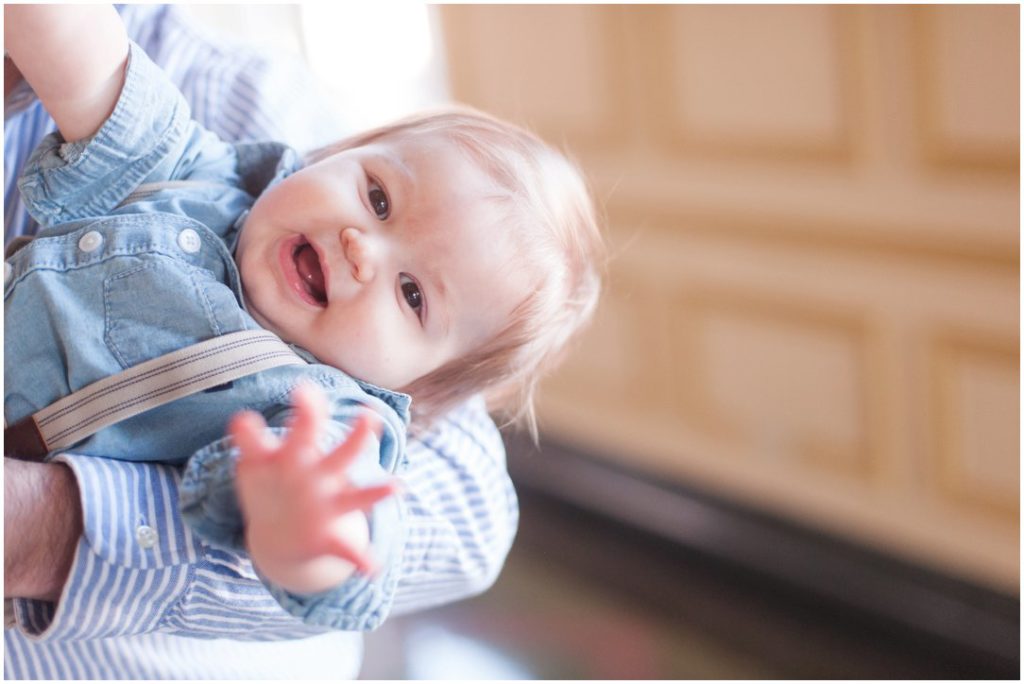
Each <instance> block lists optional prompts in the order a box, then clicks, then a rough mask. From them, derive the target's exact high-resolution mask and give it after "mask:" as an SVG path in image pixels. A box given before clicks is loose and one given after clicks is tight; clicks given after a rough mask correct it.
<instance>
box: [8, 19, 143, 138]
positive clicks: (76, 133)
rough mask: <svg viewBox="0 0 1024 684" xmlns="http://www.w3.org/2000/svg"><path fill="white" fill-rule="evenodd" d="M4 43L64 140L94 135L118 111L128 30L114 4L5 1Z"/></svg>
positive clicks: (126, 53) (125, 60) (126, 54)
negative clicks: (117, 105) (6, 3)
mask: <svg viewBox="0 0 1024 684" xmlns="http://www.w3.org/2000/svg"><path fill="white" fill-rule="evenodd" d="M4 46H5V48H6V50H7V52H8V54H9V55H10V57H11V60H12V61H13V62H14V63H15V64H16V65H17V67H18V69H20V70H21V73H22V75H23V76H24V77H25V80H27V81H28V82H29V85H31V86H32V89H33V90H35V92H36V95H38V96H39V99H40V100H41V101H42V103H43V106H44V107H46V110H47V111H48V112H49V113H50V115H51V116H52V117H53V119H54V121H56V122H57V128H58V129H59V130H60V132H61V135H63V136H64V139H65V140H67V141H74V140H81V139H83V138H87V137H89V136H91V135H92V134H93V133H95V132H96V131H98V130H99V128H100V126H102V125H103V122H104V121H106V120H107V117H108V116H110V113H111V112H113V111H114V105H115V104H116V103H117V99H118V96H119V95H120V93H121V87H122V86H123V85H124V74H125V64H126V63H127V60H128V35H127V34H126V33H125V29H124V24H123V23H122V22H121V18H120V16H118V14H117V11H116V10H115V9H114V7H113V6H112V5H4Z"/></svg>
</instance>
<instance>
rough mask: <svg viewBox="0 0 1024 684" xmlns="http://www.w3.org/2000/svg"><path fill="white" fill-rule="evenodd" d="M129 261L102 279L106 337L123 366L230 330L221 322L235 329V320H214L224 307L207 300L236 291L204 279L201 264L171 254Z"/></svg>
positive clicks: (111, 349) (206, 278)
mask: <svg viewBox="0 0 1024 684" xmlns="http://www.w3.org/2000/svg"><path fill="white" fill-rule="evenodd" d="M132 261H135V262H136V263H135V264H134V265H133V266H131V267H128V268H126V269H125V270H121V271H119V272H117V273H114V274H112V275H110V276H109V277H107V278H106V279H105V280H104V282H103V303H104V311H105V317H106V318H105V325H104V328H105V330H104V339H105V340H106V343H107V346H108V347H109V348H110V351H111V353H113V354H114V356H115V357H116V358H117V360H118V362H119V363H120V364H121V365H122V366H123V367H124V368H129V367H131V366H134V365H136V364H138V363H141V362H143V361H147V360H149V359H152V358H156V357H158V356H161V355H163V354H166V353H168V352H172V351H174V350H176V349H181V348H182V347H186V346H188V345H191V344H195V343H196V342H201V341H203V340H207V339H210V338H211V337H214V336H216V335H221V334H223V333H224V332H230V331H231V330H225V329H224V323H228V325H230V324H231V323H234V325H233V326H231V329H232V330H234V329H238V321H230V322H229V321H219V320H218V317H217V316H216V314H215V311H224V310H225V307H224V306H223V305H221V306H218V305H217V304H218V303H217V302H214V301H211V298H212V299H217V298H223V297H224V295H225V294H226V295H227V296H228V297H230V298H231V299H232V300H233V299H234V295H233V294H232V293H231V291H230V290H228V289H227V288H226V287H224V286H222V285H219V284H217V283H214V284H213V285H214V286H213V287H210V286H209V285H210V284H209V283H205V282H202V281H204V280H209V278H208V277H204V275H205V274H204V273H203V272H202V271H201V270H199V269H196V268H194V267H192V266H190V265H188V264H185V263H181V262H177V261H175V260H173V259H171V258H169V257H158V256H151V257H149V258H147V259H144V260H142V261H141V262H139V261H137V260H134V259H133V260H132ZM218 290H223V291H224V292H223V293H221V292H219V291H218ZM235 308H236V309H237V307H235ZM228 310H230V307H228Z"/></svg>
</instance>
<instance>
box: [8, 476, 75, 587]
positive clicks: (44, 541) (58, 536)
mask: <svg viewBox="0 0 1024 684" xmlns="http://www.w3.org/2000/svg"><path fill="white" fill-rule="evenodd" d="M81 535H82V508H81V502H80V501H79V493H78V484H77V483H76V481H75V477H74V475H73V474H72V472H71V469H70V468H68V467H67V466H65V465H63V464H60V463H29V462H25V461H18V460H15V459H10V458H5V459H4V597H5V598H36V599H45V600H50V601H56V600H57V599H58V598H59V597H60V593H61V590H62V589H63V587H64V582H65V581H66V580H67V576H68V572H69V571H70V570H71V564H72V562H73V561H74V557H75V550H76V548H77V546H78V539H79V537H81Z"/></svg>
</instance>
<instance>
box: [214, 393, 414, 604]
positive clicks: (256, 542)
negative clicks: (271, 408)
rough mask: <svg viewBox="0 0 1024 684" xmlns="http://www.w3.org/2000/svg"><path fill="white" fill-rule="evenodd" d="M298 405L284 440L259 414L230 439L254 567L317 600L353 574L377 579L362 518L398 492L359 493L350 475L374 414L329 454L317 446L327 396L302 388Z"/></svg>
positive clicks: (233, 429) (238, 423)
mask: <svg viewBox="0 0 1024 684" xmlns="http://www.w3.org/2000/svg"><path fill="white" fill-rule="evenodd" d="M292 401H293V403H294V406H295V412H294V414H293V416H292V418H291V420H290V421H289V423H288V425H287V427H288V432H287V434H286V435H285V437H284V438H283V439H278V438H277V437H276V436H274V435H273V434H271V433H270V432H268V431H267V429H266V427H267V426H266V423H265V422H264V421H263V417H262V416H260V415H259V414H258V413H255V412H253V411H244V412H241V413H237V414H235V416H234V417H233V418H232V419H231V423H230V425H229V427H228V432H229V434H230V435H231V437H232V439H234V441H235V444H236V445H237V446H238V448H239V451H240V452H241V453H240V456H239V459H238V469H237V484H238V497H239V503H240V505H241V508H242V514H243V516H244V518H245V524H246V533H245V534H246V545H247V546H248V550H249V554H250V556H251V558H252V561H253V563H254V564H255V566H256V567H257V568H258V569H259V570H260V572H261V573H262V574H263V575H264V576H265V577H267V578H268V579H269V580H271V581H272V582H274V583H276V584H278V585H280V586H282V587H284V588H285V589H287V590H289V591H294V592H302V593H312V592H318V591H323V590H325V589H329V588H331V587H333V586H335V585H337V584H340V583H341V582H343V581H344V580H345V579H347V578H348V576H349V575H350V574H351V573H352V570H353V567H354V568H355V569H357V570H359V571H360V572H362V573H364V574H367V575H369V574H372V573H373V572H374V564H373V561H372V560H371V558H370V556H369V554H368V553H367V552H366V547H367V546H368V544H369V532H368V525H367V521H366V517H365V516H364V515H363V513H362V511H365V510H368V509H369V508H370V507H371V506H373V504H375V503H376V502H377V501H380V500H381V499H383V498H385V497H387V496H390V495H392V494H393V493H394V492H395V491H396V488H397V487H396V483H395V482H391V483H388V484H383V485H377V486H373V487H358V486H355V485H353V484H352V482H351V481H350V480H349V479H348V477H347V475H346V473H347V470H348V468H349V466H350V465H351V464H352V462H353V461H354V460H355V459H356V457H357V456H358V455H359V453H360V452H361V451H362V449H363V448H364V447H365V445H366V440H367V438H368V437H369V436H370V434H371V432H373V431H375V430H376V426H377V424H378V423H377V418H376V417H374V416H373V414H372V413H371V412H369V411H366V412H364V413H362V414H361V415H360V416H359V418H358V419H357V420H356V423H355V425H354V427H353V430H352V433H351V434H350V435H349V436H348V438H347V439H346V440H345V441H343V442H341V443H340V444H338V445H337V446H336V447H334V449H332V450H331V451H329V452H327V453H324V452H323V451H322V450H321V449H320V448H319V447H318V446H317V441H318V440H317V438H318V437H319V436H320V434H321V433H322V432H323V430H324V425H325V423H326V421H327V407H326V402H325V400H324V397H323V394H322V393H321V392H320V391H319V390H318V389H317V388H316V387H314V386H312V385H300V386H299V387H298V388H296V389H295V391H294V392H293V393H292Z"/></svg>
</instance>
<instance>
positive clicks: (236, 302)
mask: <svg viewBox="0 0 1024 684" xmlns="http://www.w3.org/2000/svg"><path fill="white" fill-rule="evenodd" d="M297 166H298V158H297V156H296V155H295V153H294V152H292V151H291V150H290V149H288V148H287V147H285V146H283V145H279V144H274V143H264V144H255V143H254V144H238V145H232V144H228V143H225V142H223V141H221V140H220V139H218V138H217V136H215V135H214V134H212V133H210V132H208V131H206V130H205V129H203V128H202V127H201V126H199V125H198V124H197V123H196V122H194V121H192V120H191V117H190V113H189V109H188V106H187V104H186V103H185V101H184V99H183V98H182V97H181V95H180V93H179V92H178V91H177V89H176V88H175V87H174V86H173V85H172V84H171V83H170V82H169V81H168V80H167V78H166V77H165V76H164V74H163V72H162V71H161V70H160V69H159V68H158V67H156V66H155V65H154V64H153V63H152V62H151V61H150V59H149V58H148V57H147V56H146V54H145V52H143V51H142V49H141V48H139V47H138V46H137V45H135V44H134V43H133V44H132V46H131V51H130V58H129V65H128V69H127V75H126V82H125V85H124V88H123V90H122V93H121V96H120V98H119V100H118V103H117V106H116V108H115V110H114V112H113V114H112V115H111V116H110V117H109V119H108V120H107V121H106V122H105V123H104V125H103V127H102V128H101V129H100V131H98V133H97V134H96V135H95V136H93V137H92V138H90V139H87V140H84V141H79V142H74V143H64V142H63V139H62V138H61V137H60V136H59V134H52V135H50V136H48V137H47V138H45V139H44V140H43V142H42V143H41V144H40V145H39V147H38V148H37V149H36V151H35V152H34V153H33V155H32V157H31V158H30V160H29V162H28V164H27V166H26V169H25V172H24V173H23V175H22V177H21V179H20V181H19V189H20V190H21V193H22V196H23V198H24V200H25V202H26V205H27V206H28V208H29V211H30V212H31V213H32V214H33V216H35V218H36V219H37V220H38V221H39V222H40V224H41V225H43V226H44V227H45V228H44V230H43V231H42V232H40V233H39V235H38V236H37V238H36V239H35V240H34V241H32V242H31V243H29V244H28V245H26V246H24V247H23V248H21V249H20V250H19V251H17V252H16V253H15V254H14V255H13V256H12V257H11V258H10V259H9V260H8V261H7V265H6V266H5V288H4V325H5V329H6V335H5V339H4V354H5V358H4V379H5V382H4V411H5V418H6V420H7V423H8V424H11V423H14V422H16V421H18V420H20V419H21V418H23V417H25V416H27V415H30V414H31V413H33V412H35V411H37V410H39V409H41V408H43V407H45V406H48V405H49V404H51V403H53V402H54V401H56V400H57V399H59V398H61V397H63V396H66V395H67V394H70V393H72V392H74V391H76V390H78V389H81V388H82V387H84V386H86V385H88V384H90V383H92V382H95V381H97V380H99V379H102V378H104V377H107V376H109V375H113V374H115V373H117V372H119V371H121V370H123V369H125V368H128V367H131V366H133V365H136V364H138V363H141V362H143V361H146V360H149V359H152V358H155V357H157V356H160V355H162V354H165V353H168V352H170V351H174V350H176V349H180V348H182V347H185V346H188V345H191V344H194V343H196V342H200V341H203V340H206V339H209V338H211V337H214V336H217V335H222V334H226V333H230V332H235V331H238V330H246V329H255V328H258V327H259V326H258V324H257V323H256V322H255V321H254V320H253V319H252V317H251V316H249V315H248V313H246V311H245V310H244V308H243V306H242V291H241V286H240V278H239V274H238V271H237V268H236V266H235V263H234V261H233V259H232V252H233V247H234V242H235V241H236V239H237V235H238V232H239V230H240V227H241V225H242V223H243V222H244V218H245V215H246V212H247V210H248V208H249V207H250V206H251V205H252V203H253V201H254V197H255V196H257V195H258V194H259V193H260V192H262V191H263V190H264V189H265V188H266V187H267V186H268V185H270V184H272V183H274V182H276V181H277V180H279V179H281V178H283V177H284V176H286V175H287V174H288V173H290V172H291V171H293V170H294V169H295V168H297ZM296 351H298V352H299V353H300V355H302V356H304V358H305V359H306V360H307V361H309V364H308V365H306V366H284V367H280V368H275V369H271V370H268V371H264V372H261V373H258V374H254V375H250V376H246V377H244V378H241V379H238V380H235V381H234V382H232V383H229V385H228V386H227V387H224V386H220V387H216V388H212V389H210V390H206V391H205V392H201V393H197V394H194V395H191V396H189V397H185V398H182V399H179V400H177V401H174V402H172V403H170V404H165V405H164V406H162V407H159V408H156V409H153V410H150V411H148V412H146V413H143V414H140V415H138V416H135V417H133V418H130V419H128V420H125V421H122V422H121V423H118V424H116V425H114V426H111V427H109V428H106V429H104V430H101V431H100V432H98V433H96V434H95V435H93V436H92V437H90V438H89V439H87V440H85V441H83V442H82V443H80V444H77V445H75V447H74V451H75V453H77V454H84V455H93V456H97V457H104V458H118V459H125V460H142V461H159V462H162V463H167V464H169V465H181V464H184V463H186V462H187V467H186V468H185V472H184V476H183V482H182V488H181V504H182V510H183V512H184V515H185V520H186V521H187V522H188V524H189V525H190V526H191V527H192V529H193V530H194V531H195V532H198V534H199V535H200V537H202V538H204V539H205V540H207V541H208V542H211V543H213V544H214V545H216V546H219V547H223V548H226V549H229V550H234V551H238V550H241V549H243V548H244V544H243V526H242V521H241V517H240V513H239V510H238V505H237V500H236V496H235V491H234V486H233V473H234V459H235V455H236V452H235V450H234V449H233V448H232V447H231V444H230V440H229V439H228V438H226V437H225V436H224V430H225V426H226V425H227V422H228V419H229V417H230V416H231V414H233V413H234V412H236V411H238V410H240V409H242V408H249V409H254V410H257V411H259V412H261V413H262V414H263V415H264V417H265V418H266V420H267V423H268V425H270V426H271V427H272V428H275V429H277V430H282V429H283V425H284V424H285V421H286V419H287V417H288V415H289V413H290V411H289V396H290V394H291V390H292V389H293V388H294V387H295V386H296V384H298V383H299V382H300V380H302V379H308V380H312V381H313V382H314V383H316V384H318V385H319V386H320V387H321V388H322V389H323V390H324V392H325V393H326V395H327V397H328V401H329V406H330V407H331V409H330V412H331V417H332V419H333V421H332V428H331V430H330V435H329V436H328V439H329V441H330V442H337V441H338V440H339V439H341V438H342V437H343V436H344V434H345V433H346V431H347V430H348V427H347V426H348V424H350V422H351V420H352V419H353V418H354V417H355V415H357V414H358V413H359V412H360V411H361V410H365V409H364V407H369V408H371V409H372V410H374V411H376V412H377V413H378V414H379V415H380V416H381V417H382V419H383V424H384V430H383V435H382V437H381V439H380V441H379V443H378V446H379V449H378V450H377V452H376V453H375V454H374V453H369V452H364V456H365V458H362V460H360V461H359V462H357V464H356V466H355V469H354V472H353V479H355V480H356V481H358V482H360V483H363V484H366V483H370V482H374V481H380V480H382V479H383V478H384V477H386V475H387V474H388V473H394V472H396V470H397V469H398V468H399V467H400V466H401V462H402V454H403V451H404V442H405V426H406V424H407V422H408V417H409V398H408V396H406V395H402V394H398V393H395V392H391V391H388V390H385V389H382V388H377V387H374V386H372V385H369V384H367V383H363V382H360V381H357V380H355V379H354V378H352V377H350V376H348V375H346V374H345V373H343V372H342V371H340V370H337V369H335V368H332V367H329V366H326V365H323V364H320V363H317V362H316V359H315V358H313V357H312V356H311V355H310V354H309V353H308V352H305V351H304V350H302V349H298V348H296ZM369 517H370V529H371V545H372V546H371V548H372V553H373V554H374V556H375V558H376V559H378V560H379V562H381V564H382V567H383V568H384V570H383V571H382V572H381V573H379V575H378V576H377V577H376V578H373V579H370V578H366V577H363V576H362V575H359V574H357V575H354V576H353V577H352V578H350V579H349V580H348V581H346V582H345V583H343V584H342V585H341V586H339V587H336V588H334V589H331V590H328V591H325V592H322V593H319V594H316V595H297V594H292V593H289V592H286V591H284V590H283V589H281V588H279V587H275V586H274V585H272V584H271V583H267V586H268V588H269V590H270V592H271V594H272V595H273V596H274V598H275V599H277V601H278V602H279V603H280V604H281V605H282V606H283V607H284V608H285V609H286V610H288V611H289V612H290V613H292V614H293V615H295V616H297V617H300V618H302V619H303V621H305V622H306V623H308V624H311V625H322V626H328V627H332V628H337V629H345V630H366V629H372V628H374V627H376V626H377V625H379V624H380V622H381V621H382V620H383V619H384V617H385V616H386V615H387V613H388V611H389V609H390V607H391V603H392V601H393V598H394V593H395V589H396V585H397V581H398V575H399V572H398V568H397V565H398V561H399V558H400V555H401V549H402V545H403V542H404V539H403V526H402V514H401V508H400V506H399V504H398V502H397V501H395V500H393V499H389V500H385V501H382V502H381V503H380V504H378V505H377V506H375V507H374V510H373V512H372V515H370V516H369Z"/></svg>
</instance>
